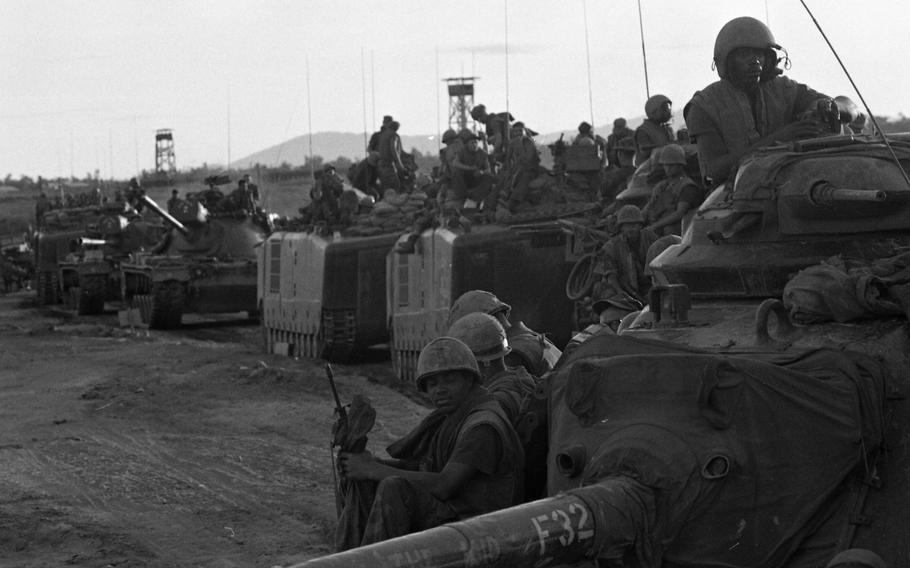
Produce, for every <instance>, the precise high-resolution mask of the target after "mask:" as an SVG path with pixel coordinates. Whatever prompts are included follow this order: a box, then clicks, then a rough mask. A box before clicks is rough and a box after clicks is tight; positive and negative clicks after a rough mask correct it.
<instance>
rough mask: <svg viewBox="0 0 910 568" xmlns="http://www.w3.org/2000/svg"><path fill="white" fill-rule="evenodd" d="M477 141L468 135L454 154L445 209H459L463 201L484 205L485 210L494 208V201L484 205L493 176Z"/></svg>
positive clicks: (471, 134)
mask: <svg viewBox="0 0 910 568" xmlns="http://www.w3.org/2000/svg"><path fill="white" fill-rule="evenodd" d="M477 141H478V138H477V136H476V135H474V134H473V133H468V135H467V136H466V137H465V138H464V139H463V142H462V144H463V145H462V147H461V148H460V149H459V150H458V151H457V152H456V153H455V159H454V161H453V162H452V169H451V180H452V183H451V184H450V186H449V191H448V198H447V199H446V203H445V205H444V208H445V209H449V210H451V209H456V210H457V209H461V208H462V206H463V205H464V202H465V199H471V200H473V201H476V202H478V203H484V208H485V209H491V208H495V207H496V203H495V201H494V202H493V203H485V200H487V197H488V196H489V194H490V189H491V188H492V187H493V175H492V174H491V173H490V162H489V160H488V159H487V155H486V153H485V152H484V151H483V150H481V149H480V148H478V147H477Z"/></svg>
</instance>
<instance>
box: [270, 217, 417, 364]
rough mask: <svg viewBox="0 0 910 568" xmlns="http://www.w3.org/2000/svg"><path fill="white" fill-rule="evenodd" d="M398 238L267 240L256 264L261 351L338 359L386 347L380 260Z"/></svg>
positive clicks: (295, 235) (304, 235)
mask: <svg viewBox="0 0 910 568" xmlns="http://www.w3.org/2000/svg"><path fill="white" fill-rule="evenodd" d="M399 234H400V233H397V232H395V233H382V234H379V235H373V236H346V237H345V236H341V235H340V234H339V235H338V236H337V237H336V236H334V235H328V236H323V235H320V234H318V233H315V232H296V231H277V232H275V233H272V234H271V235H269V237H268V239H267V240H266V242H265V244H264V245H263V246H262V247H261V250H260V255H261V256H260V259H261V260H260V263H259V267H260V274H259V302H260V306H261V311H262V316H261V318H262V320H261V322H262V326H263V335H264V340H265V344H266V345H265V347H266V351H267V352H269V353H281V354H285V355H290V356H297V357H307V358H318V357H325V358H327V359H329V360H331V361H346V360H349V359H350V358H351V357H352V356H354V355H355V354H356V353H358V352H362V351H363V350H364V349H366V348H368V347H370V346H372V345H376V344H380V343H385V342H387V341H388V337H389V335H388V318H387V313H388V312H387V309H386V301H385V295H386V276H385V271H386V255H387V254H388V253H389V251H390V250H391V249H392V246H394V244H395V241H396V240H397V239H398V236H399Z"/></svg>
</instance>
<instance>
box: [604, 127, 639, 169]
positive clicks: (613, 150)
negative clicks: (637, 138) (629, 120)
mask: <svg viewBox="0 0 910 568" xmlns="http://www.w3.org/2000/svg"><path fill="white" fill-rule="evenodd" d="M634 135H635V132H634V131H633V130H632V129H631V128H629V127H628V126H627V125H626V119H625V118H622V117H620V118H617V119H616V120H614V121H613V131H612V132H611V133H610V135H609V136H607V164H608V166H609V167H610V168H611V169H615V168H618V167H620V163H619V153H618V152H619V141H620V140H625V139H626V138H628V139H629V140H630V141H631V140H632V137H633V136H634ZM632 147H633V149H634V143H633V146H632ZM630 164H631V162H630Z"/></svg>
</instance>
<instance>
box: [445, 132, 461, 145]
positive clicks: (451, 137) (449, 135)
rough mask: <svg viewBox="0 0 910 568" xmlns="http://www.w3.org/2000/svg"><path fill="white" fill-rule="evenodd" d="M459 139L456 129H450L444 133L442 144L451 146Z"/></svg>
mask: <svg viewBox="0 0 910 568" xmlns="http://www.w3.org/2000/svg"><path fill="white" fill-rule="evenodd" d="M457 139H458V133H457V132H455V129H453V128H450V129H448V130H446V131H445V132H443V133H442V143H443V144H449V143H451V142H454V141H455V140H457Z"/></svg>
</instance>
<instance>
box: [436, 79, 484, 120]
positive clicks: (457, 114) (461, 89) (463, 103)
mask: <svg viewBox="0 0 910 568" xmlns="http://www.w3.org/2000/svg"><path fill="white" fill-rule="evenodd" d="M475 79H480V77H449V78H448V79H443V81H445V83H446V84H447V85H448V87H449V128H454V129H455V131H456V132H461V131H462V130H465V129H467V127H468V116H469V115H470V112H471V107H473V106H474V80H475Z"/></svg>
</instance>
